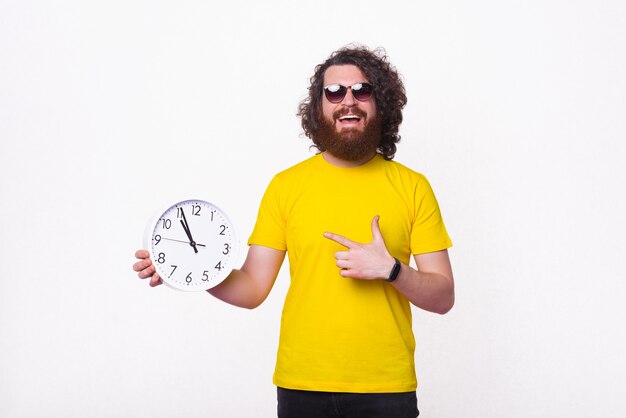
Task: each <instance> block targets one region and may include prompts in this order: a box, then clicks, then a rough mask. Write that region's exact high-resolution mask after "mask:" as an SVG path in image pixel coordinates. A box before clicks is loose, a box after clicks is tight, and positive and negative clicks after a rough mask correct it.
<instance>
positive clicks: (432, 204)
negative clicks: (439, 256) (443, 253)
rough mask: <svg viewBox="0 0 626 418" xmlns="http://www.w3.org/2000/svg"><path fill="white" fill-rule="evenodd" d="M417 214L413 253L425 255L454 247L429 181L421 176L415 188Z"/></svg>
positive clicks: (413, 228) (412, 233) (415, 217)
mask: <svg viewBox="0 0 626 418" xmlns="http://www.w3.org/2000/svg"><path fill="white" fill-rule="evenodd" d="M414 203H415V213H414V219H413V225H412V228H411V253H413V254H424V253H430V252H434V251H440V250H444V249H446V248H449V247H451V246H452V241H451V240H450V237H449V236H448V232H447V230H446V226H445V225H444V223H443V218H442V217H441V211H440V210H439V204H438V203H437V199H436V198H435V194H434V193H433V190H432V188H431V186H430V183H429V182H428V180H427V179H426V178H425V177H423V176H421V178H420V180H419V181H418V182H417V184H416V186H415V193H414Z"/></svg>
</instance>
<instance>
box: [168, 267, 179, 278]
mask: <svg viewBox="0 0 626 418" xmlns="http://www.w3.org/2000/svg"><path fill="white" fill-rule="evenodd" d="M170 267H173V269H172V272H171V273H170V275H169V276H167V277H172V274H174V272H175V271H176V269H177V268H178V266H175V265H173V264H172V265H171V266H170Z"/></svg>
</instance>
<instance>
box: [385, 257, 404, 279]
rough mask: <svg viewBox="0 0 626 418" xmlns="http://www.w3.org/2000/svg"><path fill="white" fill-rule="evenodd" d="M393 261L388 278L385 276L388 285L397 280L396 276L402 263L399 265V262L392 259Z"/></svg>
mask: <svg viewBox="0 0 626 418" xmlns="http://www.w3.org/2000/svg"><path fill="white" fill-rule="evenodd" d="M393 261H394V263H393V266H392V267H391V270H390V272H389V276H387V281H388V282H389V283H391V282H393V281H395V280H396V279H397V278H398V275H399V274H400V270H401V269H402V263H400V260H398V259H397V258H395V257H394V258H393Z"/></svg>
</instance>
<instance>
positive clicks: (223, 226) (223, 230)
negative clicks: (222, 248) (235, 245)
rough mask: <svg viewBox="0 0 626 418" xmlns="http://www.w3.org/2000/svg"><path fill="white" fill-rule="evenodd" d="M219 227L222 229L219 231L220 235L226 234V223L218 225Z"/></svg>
mask: <svg viewBox="0 0 626 418" xmlns="http://www.w3.org/2000/svg"><path fill="white" fill-rule="evenodd" d="M220 228H222V230H221V231H220V235H226V234H225V233H224V232H226V225H220Z"/></svg>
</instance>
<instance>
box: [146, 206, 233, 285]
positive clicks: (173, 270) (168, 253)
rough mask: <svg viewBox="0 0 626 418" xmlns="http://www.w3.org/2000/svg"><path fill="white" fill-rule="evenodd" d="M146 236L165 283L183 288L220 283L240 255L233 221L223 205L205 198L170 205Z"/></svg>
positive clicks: (156, 219) (157, 268)
mask: <svg viewBox="0 0 626 418" xmlns="http://www.w3.org/2000/svg"><path fill="white" fill-rule="evenodd" d="M145 239H146V241H147V242H146V247H147V248H148V250H149V252H150V256H151V258H152V263H153V265H154V266H155V268H156V270H157V272H158V273H159V276H161V279H162V280H163V283H165V284H168V285H170V286H172V287H174V288H176V289H179V290H186V291H201V290H206V289H210V288H212V287H214V286H217V285H218V284H219V283H221V282H222V281H223V280H224V279H225V278H226V276H228V274H229V273H230V272H231V271H232V269H233V268H234V263H236V262H237V256H238V254H239V242H238V240H237V236H236V232H235V228H234V227H233V225H232V223H231V222H230V220H229V219H228V217H227V216H226V214H225V213H224V212H223V211H222V210H221V209H220V208H218V207H217V206H215V205H214V204H212V203H209V202H206V201H204V200H184V201H182V202H178V203H176V204H174V205H172V206H170V207H169V208H168V209H166V210H165V211H163V212H162V213H161V214H160V215H159V216H157V217H156V218H155V219H154V221H153V222H152V223H151V224H150V225H149V226H148V233H147V234H146V237H145Z"/></svg>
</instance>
